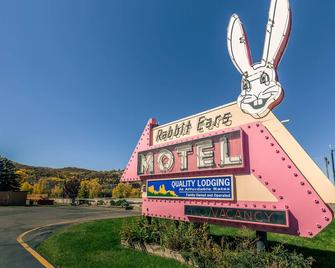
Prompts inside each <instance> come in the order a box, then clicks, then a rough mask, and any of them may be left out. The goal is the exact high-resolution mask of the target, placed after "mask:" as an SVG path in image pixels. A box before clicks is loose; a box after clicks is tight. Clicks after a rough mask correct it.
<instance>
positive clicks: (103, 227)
mask: <svg viewBox="0 0 335 268" xmlns="http://www.w3.org/2000/svg"><path fill="white" fill-rule="evenodd" d="M130 220H132V219H130V218H125V219H113V220H101V221H94V222H89V223H82V224H78V225H74V226H71V227H69V228H66V229H63V230H60V231H58V232H56V233H55V234H54V235H52V236H50V237H49V238H48V239H47V240H45V241H44V242H43V243H42V244H41V245H39V246H38V248H37V250H38V251H39V252H40V253H41V254H42V255H43V256H45V257H46V258H47V259H48V260H49V261H50V262H51V263H53V264H55V265H56V266H59V267H90V268H94V267H120V268H121V267H122V268H132V267H134V268H135V267H136V268H138V267H148V268H149V267H153V268H156V267H169V268H170V267H175V268H179V267H186V266H183V265H181V264H179V263H178V262H177V261H174V260H170V259H166V258H161V257H158V256H151V255H148V254H146V253H143V252H139V251H135V250H131V249H125V248H123V247H122V246H121V245H120V236H119V231H120V228H121V226H122V224H123V223H124V222H127V221H130Z"/></svg>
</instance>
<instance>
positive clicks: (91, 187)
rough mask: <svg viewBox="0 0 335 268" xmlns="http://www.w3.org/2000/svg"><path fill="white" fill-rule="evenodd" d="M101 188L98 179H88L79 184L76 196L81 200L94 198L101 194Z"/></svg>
mask: <svg viewBox="0 0 335 268" xmlns="http://www.w3.org/2000/svg"><path fill="white" fill-rule="evenodd" d="M101 191H102V186H101V184H100V183H99V179H88V180H82V181H81V182H80V189H79V194H78V196H79V197H81V198H95V197H98V196H99V195H100V194H101Z"/></svg>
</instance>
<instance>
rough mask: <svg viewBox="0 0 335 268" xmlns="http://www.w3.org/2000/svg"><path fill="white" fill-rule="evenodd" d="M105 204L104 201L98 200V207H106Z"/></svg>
mask: <svg viewBox="0 0 335 268" xmlns="http://www.w3.org/2000/svg"><path fill="white" fill-rule="evenodd" d="M104 204H105V202H104V201H103V200H98V201H97V205H98V206H102V205H104Z"/></svg>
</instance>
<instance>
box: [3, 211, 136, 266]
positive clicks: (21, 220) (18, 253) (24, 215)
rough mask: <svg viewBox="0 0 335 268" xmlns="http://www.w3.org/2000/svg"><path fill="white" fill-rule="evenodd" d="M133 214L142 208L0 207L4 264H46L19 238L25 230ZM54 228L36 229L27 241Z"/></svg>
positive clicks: (33, 240) (30, 243)
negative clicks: (25, 247)
mask: <svg viewBox="0 0 335 268" xmlns="http://www.w3.org/2000/svg"><path fill="white" fill-rule="evenodd" d="M132 215H139V212H138V211H130V210H127V211H126V210H123V209H111V208H101V207H95V208H92V207H70V206H55V207H51V206H50V207H49V206H48V207H0V267H1V268H7V267H8V268H9V267H10V268H23V267H24V268H31V267H32V268H35V267H43V266H42V265H41V264H40V263H39V262H38V261H37V260H35V258H34V257H32V256H31V255H30V253H28V252H27V251H26V250H25V249H24V248H23V247H22V246H21V245H20V244H19V243H18V242H17V241H16V238H17V237H18V236H19V235H20V234H21V233H23V232H25V231H28V230H30V229H33V228H36V227H40V226H44V225H47V224H54V223H59V222H69V221H76V222H78V221H88V220H94V219H105V218H117V217H126V216H132ZM54 229H56V228H47V230H46V229H43V230H41V231H40V233H37V234H36V232H35V234H34V235H30V236H28V237H27V239H25V242H27V243H28V244H29V245H32V246H33V247H34V246H36V245H37V244H38V242H40V241H41V240H43V239H44V238H45V237H47V236H48V235H49V234H50V233H52V231H53V230H54ZM29 240H31V241H29ZM36 241H38V242H36Z"/></svg>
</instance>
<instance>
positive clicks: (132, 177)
mask: <svg viewBox="0 0 335 268" xmlns="http://www.w3.org/2000/svg"><path fill="white" fill-rule="evenodd" d="M156 125H157V121H156V119H154V118H151V119H149V120H148V123H147V124H146V126H145V128H144V130H143V133H142V135H141V138H140V140H139V141H138V143H137V145H136V147H135V150H134V152H133V153H132V155H131V157H130V159H129V161H128V165H127V167H126V168H125V170H124V172H123V174H122V176H121V181H122V182H127V181H140V177H139V176H138V175H137V154H138V152H139V151H144V150H147V149H148V148H149V146H150V145H151V143H152V141H151V130H152V128H153V127H154V126H156Z"/></svg>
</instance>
